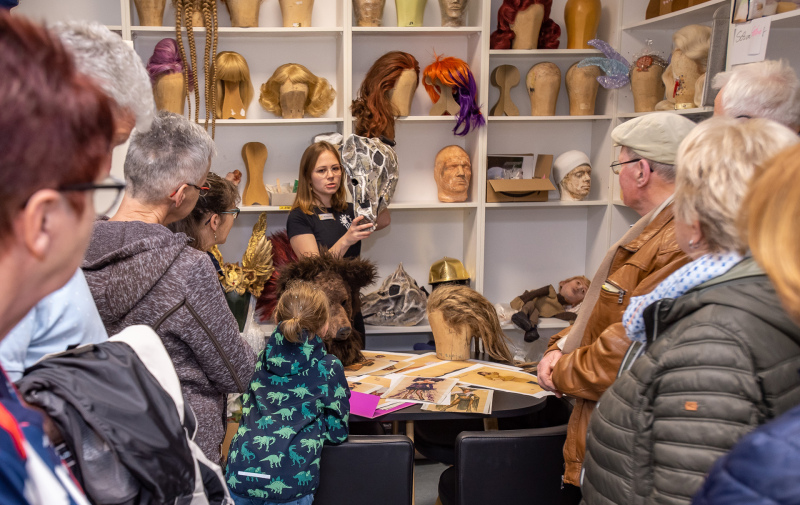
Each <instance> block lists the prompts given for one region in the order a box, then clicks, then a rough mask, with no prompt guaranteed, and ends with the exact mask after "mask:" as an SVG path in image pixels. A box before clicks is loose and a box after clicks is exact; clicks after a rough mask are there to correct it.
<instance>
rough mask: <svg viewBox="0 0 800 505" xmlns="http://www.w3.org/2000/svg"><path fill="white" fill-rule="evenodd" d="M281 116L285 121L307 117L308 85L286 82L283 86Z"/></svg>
mask: <svg viewBox="0 0 800 505" xmlns="http://www.w3.org/2000/svg"><path fill="white" fill-rule="evenodd" d="M280 94H281V116H282V117H283V118H284V119H300V118H302V117H303V116H304V115H305V105H306V98H308V85H306V84H301V83H294V82H292V81H286V82H284V83H283V84H282V85H281V89H280Z"/></svg>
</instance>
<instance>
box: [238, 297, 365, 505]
mask: <svg viewBox="0 0 800 505" xmlns="http://www.w3.org/2000/svg"><path fill="white" fill-rule="evenodd" d="M275 320H276V322H277V323H278V326H277V328H276V329H275V331H274V332H273V333H272V335H271V336H270V337H269V340H267V345H266V348H265V349H264V351H262V352H261V355H260V356H259V357H258V362H257V363H256V371H255V374H253V379H252V382H250V387H249V388H248V391H247V393H245V394H244V395H243V397H242V419H241V422H240V424H239V429H238V431H237V433H236V436H235V437H234V438H233V442H232V443H231V448H230V452H229V453H228V467H227V471H226V475H225V479H226V481H227V482H228V487H229V488H230V490H231V495H232V497H233V499H234V502H235V503H236V504H237V505H241V504H247V505H256V504H258V505H263V504H273V503H275V504H277V503H281V504H289V505H295V504H297V505H310V504H311V502H312V501H313V500H314V493H315V492H316V490H317V487H318V486H319V470H320V456H321V455H322V444H323V443H325V442H328V443H333V444H338V443H341V442H343V441H345V440H346V439H347V433H348V418H349V417H350V389H349V388H348V387H347V381H346V380H345V376H344V368H343V367H342V363H341V362H340V361H339V360H338V359H337V358H336V357H335V356H333V355H332V354H327V353H326V352H325V346H324V345H323V343H322V339H321V338H320V337H319V336H318V335H324V334H325V331H326V330H327V326H328V299H327V297H326V296H325V294H324V293H323V292H322V291H321V290H319V289H316V288H315V287H314V286H313V285H311V284H309V283H307V282H295V283H293V284H291V285H289V287H288V288H287V289H286V291H285V292H284V293H283V295H281V298H280V300H278V305H277V307H276V308H275Z"/></svg>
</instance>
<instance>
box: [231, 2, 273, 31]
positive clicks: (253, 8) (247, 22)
mask: <svg viewBox="0 0 800 505" xmlns="http://www.w3.org/2000/svg"><path fill="white" fill-rule="evenodd" d="M263 1H264V0H222V3H223V4H224V5H225V7H226V8H227V9H228V14H230V16H231V25H232V26H236V27H241V28H249V27H254V26H258V13H259V10H260V8H261V2H263Z"/></svg>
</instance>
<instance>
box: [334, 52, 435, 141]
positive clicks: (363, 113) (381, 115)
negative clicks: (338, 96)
mask: <svg viewBox="0 0 800 505" xmlns="http://www.w3.org/2000/svg"><path fill="white" fill-rule="evenodd" d="M408 69H411V70H414V72H415V73H416V74H417V78H419V63H418V62H417V60H416V58H414V57H413V56H412V55H410V54H408V53H404V52H402V51H391V52H388V53H386V54H384V55H383V56H381V57H380V58H378V59H377V60H375V63H373V64H372V67H370V69H369V70H368V71H367V75H366V76H364V80H363V81H362V82H361V88H360V89H359V90H358V97H357V98H356V99H355V100H353V104H352V105H351V106H350V110H351V111H352V112H353V118H354V119H355V121H356V127H355V133H356V135H360V136H362V137H380V136H385V137H386V138H388V139H391V140H394V116H395V110H394V106H393V105H392V102H391V97H390V95H391V93H392V89H393V88H394V87H395V84H396V83H397V81H398V79H399V78H400V75H401V74H402V73H403V70H408Z"/></svg>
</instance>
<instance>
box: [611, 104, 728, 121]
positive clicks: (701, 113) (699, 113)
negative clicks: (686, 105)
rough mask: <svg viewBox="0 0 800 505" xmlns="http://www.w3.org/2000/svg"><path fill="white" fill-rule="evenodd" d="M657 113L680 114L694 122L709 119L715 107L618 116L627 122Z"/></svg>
mask: <svg viewBox="0 0 800 505" xmlns="http://www.w3.org/2000/svg"><path fill="white" fill-rule="evenodd" d="M655 112H669V113H671V114H679V115H681V116H687V117H688V118H689V119H691V120H692V121H695V122H696V121H697V120H698V119H699V120H703V119H707V118H708V117H709V116H711V115H712V114H713V113H714V107H710V106H708V107H695V108H693V109H681V110H656V111H652V112H626V113H624V114H617V118H619V119H621V120H623V121H626V120H628V119H633V118H636V117H641V116H646V115H648V114H653V113H655Z"/></svg>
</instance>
